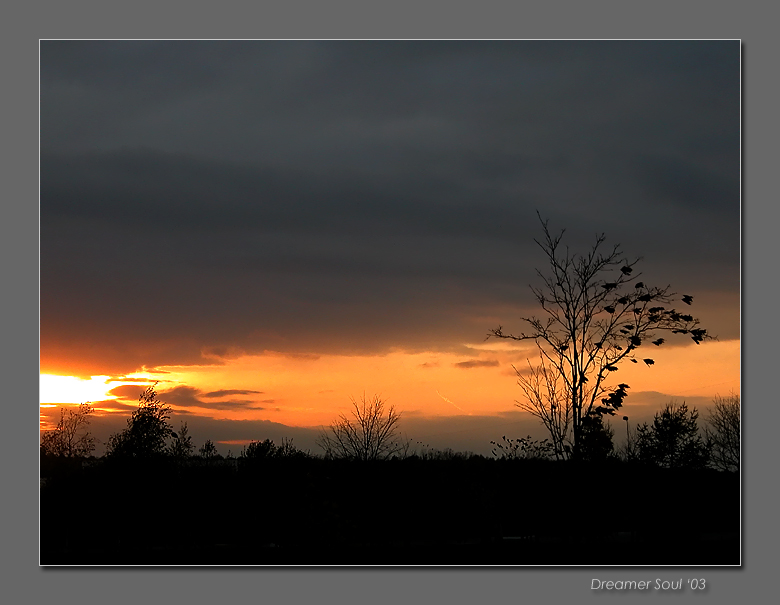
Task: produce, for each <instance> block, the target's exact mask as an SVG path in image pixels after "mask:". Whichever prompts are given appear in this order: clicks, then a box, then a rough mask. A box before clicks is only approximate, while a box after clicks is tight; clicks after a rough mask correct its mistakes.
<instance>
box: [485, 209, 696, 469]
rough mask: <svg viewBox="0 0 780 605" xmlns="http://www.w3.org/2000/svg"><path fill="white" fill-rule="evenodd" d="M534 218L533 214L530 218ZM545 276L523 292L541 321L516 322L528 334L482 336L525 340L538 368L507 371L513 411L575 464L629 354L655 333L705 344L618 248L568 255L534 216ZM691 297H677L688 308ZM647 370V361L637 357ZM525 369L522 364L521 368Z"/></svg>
mask: <svg viewBox="0 0 780 605" xmlns="http://www.w3.org/2000/svg"><path fill="white" fill-rule="evenodd" d="M537 215H538V213H537ZM539 220H540V222H541V224H542V229H543V231H544V239H543V240H542V241H539V240H535V241H536V243H537V244H538V245H539V247H540V248H541V249H542V250H543V251H544V253H545V255H546V257H547V260H548V263H549V273H547V274H545V273H542V272H541V271H540V270H537V271H536V273H537V275H538V276H539V278H541V280H542V285H541V286H540V287H534V286H531V290H532V291H533V293H534V295H535V297H536V300H537V301H538V303H539V304H540V305H541V307H542V310H543V312H544V315H543V316H542V317H541V318H539V317H536V316H532V317H523V318H522V320H523V321H524V322H525V323H526V324H527V325H528V326H529V327H530V330H529V331H528V332H521V333H520V334H518V335H514V334H508V333H504V331H503V328H502V326H498V328H495V329H494V330H491V331H490V332H489V333H488V338H490V337H491V336H493V337H496V338H508V339H512V340H533V341H534V342H535V343H536V345H537V349H538V352H539V355H540V357H541V364H540V365H539V366H538V367H537V368H534V367H532V369H531V374H530V375H529V376H526V375H525V374H523V373H521V372H520V371H518V370H517V368H515V371H516V373H517V375H518V383H519V384H520V386H521V388H522V389H523V391H524V394H525V395H526V399H527V403H526V402H524V403H518V406H519V407H521V408H522V409H525V410H526V411H529V412H530V413H532V414H534V415H535V416H537V417H539V418H540V419H541V420H542V422H543V423H544V425H545V426H546V427H547V429H548V431H549V432H550V435H551V437H552V441H553V443H554V445H555V448H556V454H558V455H559V456H560V455H564V456H565V457H571V456H573V457H577V458H579V457H580V453H581V452H580V449H581V446H582V443H581V441H582V435H583V430H584V429H583V425H584V423H585V422H586V420H585V419H586V418H587V417H590V416H593V415H597V416H603V415H605V414H609V415H614V414H615V412H616V411H617V410H618V409H619V408H620V407H621V406H622V404H623V400H624V399H625V397H626V396H627V389H628V388H629V385H627V384H625V383H620V384H619V385H618V386H616V387H615V386H610V385H609V378H610V376H611V374H612V373H613V372H616V371H617V370H618V369H619V365H620V364H621V363H622V362H624V361H626V360H628V361H631V362H633V363H637V354H636V351H637V349H639V348H640V347H641V346H643V345H645V344H646V343H649V342H652V344H654V345H655V346H662V345H663V344H664V342H665V339H663V338H658V339H656V340H655V341H652V339H653V338H655V336H656V335H657V333H658V332H666V333H669V334H685V335H689V336H690V337H691V339H692V340H693V341H694V342H695V343H696V344H699V343H701V342H702V341H703V340H705V339H708V338H711V336H709V335H708V334H707V331H706V330H705V329H703V328H700V327H699V321H698V319H696V318H694V317H693V316H691V315H689V314H687V313H680V312H678V311H677V310H676V309H674V308H673V307H672V306H671V305H672V303H673V302H674V301H675V300H677V294H676V293H674V292H672V291H671V287H670V286H666V287H663V288H659V287H653V286H648V285H646V284H645V283H644V282H642V281H637V278H638V277H639V276H640V275H641V273H636V272H635V270H634V268H635V266H636V264H637V263H638V262H639V261H640V260H641V259H639V258H637V259H634V260H628V259H627V258H626V257H625V256H624V254H623V252H622V250H621V249H620V246H619V245H615V246H613V247H612V248H605V245H604V244H605V239H606V238H605V236H604V235H603V234H602V235H599V236H597V238H596V241H595V243H594V244H593V246H592V247H591V249H590V251H589V252H588V253H587V254H584V255H581V254H573V253H571V252H570V251H569V248H568V247H564V246H562V245H561V240H562V238H563V234H564V231H561V232H560V234H559V235H557V236H553V235H552V234H551V233H550V230H549V228H548V221H545V220H542V218H541V216H539ZM692 300H693V297H692V296H690V295H684V296H683V302H685V303H686V304H688V305H690V304H691V302H692ZM640 359H641V360H642V361H643V362H644V363H645V364H647V365H648V366H652V365H653V364H654V363H655V361H654V360H653V359H652V358H649V357H644V358H640ZM529 365H530V362H529Z"/></svg>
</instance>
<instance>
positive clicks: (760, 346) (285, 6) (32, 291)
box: [0, 0, 777, 604]
mask: <svg viewBox="0 0 780 605" xmlns="http://www.w3.org/2000/svg"><path fill="white" fill-rule="evenodd" d="M765 6H767V5H765V4H763V3H759V2H757V1H755V2H753V1H751V2H744V3H742V4H740V5H739V7H737V6H736V5H735V4H734V3H728V2H715V1H709V2H704V1H696V2H693V1H691V2H687V3H685V4H681V3H679V2H654V3H648V4H646V3H641V4H640V3H627V2H615V1H613V2H607V1H591V2H588V3H584V2H576V1H566V2H552V1H549V2H540V3H538V4H536V3H535V4H531V3H522V4H521V3H509V2H482V3H480V4H479V5H477V4H476V3H470V4H467V3H463V2H446V3H445V2H443V1H437V2H420V1H418V2H415V3H414V4H413V3H411V2H406V3H404V4H403V5H399V4H398V3H397V2H396V3H382V4H376V3H375V4H372V3H368V2H357V1H354V2H329V3H324V2H319V3H315V2H311V1H309V2H305V3H303V2H292V1H290V2H285V3H270V2H264V3H245V4H240V3H232V4H230V5H228V4H227V3H223V4H220V5H218V6H217V5H214V6H213V7H212V6H208V8H207V7H206V5H205V3H195V2H191V3H186V4H185V3H183V2H173V3H171V2H167V3H163V2H159V1H158V2H154V3H151V2H147V1H146V0H144V2H142V3H141V4H139V3H138V2H135V3H127V4H122V5H109V4H107V3H100V2H84V1H78V2H69V3H55V2H33V3H27V4H24V5H21V3H17V4H16V5H15V7H14V8H13V9H12V10H11V11H9V12H7V13H6V14H7V19H6V20H5V23H6V24H7V25H8V30H9V31H8V32H7V33H6V36H4V37H3V41H4V47H5V48H4V50H5V52H3V53H2V57H3V59H2V61H3V63H4V69H3V72H2V73H4V74H9V75H10V76H11V82H9V83H8V84H7V85H6V87H5V91H6V94H7V95H8V96H10V97H11V108H10V111H9V110H6V111H7V113H6V114H5V116H6V118H5V122H6V124H5V126H6V128H4V131H6V132H9V134H10V136H9V137H8V138H7V139H6V141H7V144H6V145H3V149H4V151H5V153H4V156H5V159H6V163H5V167H6V169H5V170H4V176H6V178H7V179H8V180H7V181H6V182H10V187H8V194H7V195H8V197H7V198H6V203H5V204H4V205H3V219H4V220H3V221H2V224H3V237H2V239H1V240H0V241H2V247H3V248H2V249H3V254H2V258H3V268H4V272H3V274H4V275H5V276H7V277H8V278H10V279H7V280H6V284H8V285H10V286H11V287H7V288H6V289H4V290H5V293H6V296H5V297H4V301H5V303H6V305H4V307H5V312H6V315H5V321H4V322H3V325H4V330H3V332H4V333H5V334H8V335H9V336H10V337H9V338H7V339H6V342H5V344H6V346H5V347H4V350H3V362H4V363H3V364H2V366H0V367H2V368H3V375H4V377H6V378H11V377H13V378H14V380H13V381H11V380H6V384H7V385H9V387H8V388H7V389H6V391H5V400H6V402H5V403H6V413H7V414H9V415H10V417H9V416H6V419H7V422H8V424H7V425H6V426H7V427H14V426H19V427H22V430H11V431H6V434H7V435H8V434H10V435H11V439H10V441H8V440H6V441H5V444H7V445H4V447H3V454H4V455H3V465H4V471H5V476H6V477H9V478H10V480H11V482H12V483H11V485H10V486H9V487H8V488H7V489H6V490H5V491H6V494H7V499H8V500H10V506H6V508H5V510H6V513H5V514H6V520H5V526H6V535H7V540H6V541H5V545H4V546H5V555H6V560H7V561H9V567H7V568H6V570H5V573H4V576H5V580H6V582H5V583H4V584H5V586H4V590H3V593H4V594H6V595H9V596H11V597H12V598H13V597H14V596H15V595H17V594H20V595H25V597H26V598H25V599H24V600H30V601H32V602H45V601H47V600H51V599H52V598H57V599H65V600H69V595H73V596H74V597H75V596H76V595H78V596H79V599H80V600H81V601H82V602H86V603H104V602H112V603H136V602H147V603H163V602H168V601H170V600H175V601H182V602H188V603H209V602H214V601H220V600H226V599H241V600H247V599H249V600H252V599H257V600H258V601H265V602H274V603H308V602H311V601H314V600H317V601H325V602H331V601H333V602H339V603H350V604H351V603H428V602H439V601H443V602H448V603H452V602H455V603H478V602H486V601H488V602H489V601H491V600H494V601H496V600H498V599H507V598H508V599H514V600H517V601H526V602H532V603H546V602H551V603H552V602H555V603H559V602H566V600H567V597H568V598H570V599H577V602H581V603H588V602H597V601H599V600H601V599H604V598H607V599H609V598H610V597H609V596H605V595H611V594H620V598H621V600H623V599H632V598H639V597H636V594H643V595H644V596H643V597H641V598H645V599H646V598H663V597H660V596H659V593H657V592H655V591H651V592H650V593H624V592H623V593H621V592H595V591H591V590H590V579H591V578H593V577H600V578H604V579H644V578H646V577H649V578H656V577H659V578H662V579H675V580H676V579H678V578H679V577H683V578H688V577H697V576H700V577H704V578H706V579H707V582H708V590H707V591H706V592H704V593H703V594H693V593H691V592H690V591H686V592H685V593H683V594H678V595H676V596H677V597H682V598H699V597H701V596H704V595H706V597H705V598H707V599H708V600H713V602H717V603H721V602H722V603H731V602H734V601H736V600H738V599H740V598H745V597H746V596H747V595H749V594H750V593H752V592H753V591H754V590H755V591H757V592H758V594H761V593H764V592H766V593H767V594H772V592H773V591H772V587H771V585H770V582H772V577H773V574H774V573H775V569H774V567H775V566H774V564H773V561H774V557H773V556H772V554H773V552H774V548H773V547H774V541H773V540H772V537H774V535H775V532H776V531H777V530H776V529H775V527H776V523H775V522H773V521H772V520H770V511H772V512H773V511H774V510H776V498H774V497H773V494H772V493H771V487H770V481H769V480H763V479H762V478H763V477H772V475H773V473H772V472H771V471H770V465H772V462H773V458H774V454H775V452H774V451H773V450H770V449H769V447H768V446H769V444H770V443H771V442H772V440H771V437H770V431H771V430H772V427H773V426H776V420H777V410H776V408H775V407H773V406H772V405H771V403H770V402H771V401H772V400H771V399H770V398H769V384H768V379H769V376H771V373H770V372H771V370H770V368H769V364H770V361H771V360H773V359H774V356H773V355H772V354H771V349H770V346H771V344H772V341H773V340H774V338H773V336H774V334H772V333H770V334H769V335H768V337H767V336H766V326H764V325H761V327H762V329H763V332H762V335H764V338H761V339H758V338H756V337H755V335H757V334H758V326H759V325H760V324H763V323H764V322H762V321H761V319H762V317H766V312H767V311H769V304H770V301H774V298H773V296H771V295H772V294H774V291H772V290H770V288H771V278H772V277H773V276H775V275H776V271H772V270H771V265H770V264H769V263H770V261H771V260H773V258H774V256H773V255H772V254H771V253H770V252H769V242H770V241H771V240H770V237H771V235H772V233H771V230H772V227H773V226H774V225H776V224H777V222H776V221H775V220H773V219H775V218H776V214H777V213H776V211H774V209H773V208H770V205H771V201H770V200H771V198H769V197H768V194H769V191H770V189H769V188H770V186H771V185H770V183H771V181H770V179H771V178H772V177H773V176H774V174H773V173H774V172H775V171H776V167H775V163H776V161H773V160H775V158H776V153H775V154H774V155H773V153H772V152H773V150H774V148H775V145H776V137H772V134H773V130H774V129H772V128H768V127H767V126H768V125H770V124H773V123H776V122H775V121H774V120H772V118H773V117H774V116H773V114H774V113H775V107H774V103H773V101H774V102H776V98H777V95H776V94H772V93H776V91H775V90H774V87H775V86H776V83H775V80H776V79H775V78H774V77H773V76H772V74H773V73H775V71H776V65H775V63H774V58H775V57H776V55H777V47H776V42H775V39H776V38H775V33H774V31H773V23H774V20H773V19H771V18H770V16H769V13H768V11H767V9H765V8H764V7H765ZM404 8H405V9H406V10H403V9H404ZM40 38H468V39H474V38H508V39H516V38H627V39H634V38H708V39H712V38H729V39H734V38H739V39H741V40H742V41H743V54H742V60H743V70H742V74H743V116H744V117H743V177H744V180H743V187H742V191H743V211H742V229H743V240H742V263H743V265H742V267H743V272H742V287H743V300H742V305H743V306H742V318H743V323H742V339H743V343H744V345H743V354H742V360H743V368H742V396H743V399H745V398H747V400H748V401H749V403H748V408H747V412H744V413H743V436H744V442H745V448H744V451H743V460H744V464H745V466H744V471H743V519H744V521H743V526H744V530H743V553H742V563H743V565H742V567H741V568H703V569H699V570H696V569H690V568H681V569H668V568H667V569H654V568H644V569H642V570H639V569H623V568H614V569H612V570H606V569H603V568H602V569H583V568H578V569H568V568H548V569H540V568H506V569H463V568H453V569H436V570H431V569H424V568H420V569H386V570H384V569H383V570H377V569H369V570H356V569H338V568H328V569H304V570H292V569H278V568H274V569H260V568H237V569H227V568H217V569H209V568H192V569H181V570H179V569H170V568H161V569H139V568H128V569H118V568H108V569H90V568H63V569H44V568H39V567H38V565H37V558H38V552H37V542H38V541H37V535H38V528H37V523H38V518H37V495H38V494H37V490H38V481H37V477H35V471H36V469H37V438H36V437H35V435H36V434H37V419H36V418H35V417H34V416H33V414H32V410H33V409H35V408H36V407H37V402H35V401H34V399H35V393H36V391H37V384H38V382H37V381H38V377H37V372H36V370H37V355H38V342H37V338H36V336H37V335H38V312H37V311H38V204H37V185H38V180H37V176H38V161H37V157H38V141H37V138H36V137H35V132H36V128H35V127H36V124H37V117H38V116H37V108H38V104H37V93H38V69H37V67H38V40H39V39H40ZM773 51H774V52H773ZM765 198H766V199H765ZM767 277H768V278H769V279H767ZM770 330H772V331H774V328H770ZM751 337H753V338H751ZM775 393H776V391H775ZM753 401H755V402H756V403H755V404H753ZM764 401H766V404H764V403H763V402H764ZM753 405H755V406H756V413H755V414H753V413H751V410H752V406H753ZM762 405H764V406H765V408H766V409H759V408H760V406H762ZM19 460H21V461H22V462H21V464H19V462H18V461H19ZM681 512H683V513H695V511H681ZM650 594H654V595H655V596H653V597H650Z"/></svg>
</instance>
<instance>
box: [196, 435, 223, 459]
mask: <svg viewBox="0 0 780 605" xmlns="http://www.w3.org/2000/svg"><path fill="white" fill-rule="evenodd" d="M198 453H199V454H200V457H201V458H203V459H204V460H216V459H217V458H219V457H220V456H219V452H218V451H217V446H216V445H214V442H213V441H212V440H211V439H206V443H204V444H203V446H202V447H201V448H200V449H199V450H198Z"/></svg>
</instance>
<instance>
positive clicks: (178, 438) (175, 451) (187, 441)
mask: <svg viewBox="0 0 780 605" xmlns="http://www.w3.org/2000/svg"><path fill="white" fill-rule="evenodd" d="M194 449H195V444H193V443H192V437H191V436H190V434H189V428H188V427H187V423H186V422H182V423H181V425H180V426H179V432H178V433H173V443H171V456H173V457H174V458H176V459H178V460H184V459H186V458H189V457H190V456H192V451H193V450H194Z"/></svg>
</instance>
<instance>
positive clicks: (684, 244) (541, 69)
mask: <svg viewBox="0 0 780 605" xmlns="http://www.w3.org/2000/svg"><path fill="white" fill-rule="evenodd" d="M537 209H538V210H540V211H541V213H542V214H543V216H545V217H547V218H549V219H550V221H551V223H550V225H551V227H552V228H553V230H556V231H557V230H558V229H560V228H563V227H567V228H568V229H569V231H568V232H567V235H568V240H567V241H568V243H569V244H570V245H571V246H572V247H573V249H578V250H579V249H582V248H583V247H586V246H588V245H589V244H590V243H591V242H592V240H593V236H594V234H595V233H597V232H606V234H607V236H608V238H610V239H609V241H611V242H622V243H623V244H624V249H625V251H626V252H627V254H629V255H630V256H639V255H642V256H644V257H645V258H646V259H647V271H648V275H649V276H650V277H654V278H655V279H657V280H658V281H659V282H663V285H665V284H666V283H672V284H673V285H675V287H677V284H678V283H680V284H681V285H680V286H679V287H680V288H683V287H684V288H685V289H686V290H691V289H692V290H695V291H696V292H695V293H712V294H713V295H714V294H717V293H719V292H730V293H735V292H737V290H738V285H739V284H738V279H739V43H738V42H736V41H730V42H633V43H630V42H68V41H63V42H43V43H42V44H41V215H40V216H41V341H42V344H41V349H42V357H43V358H44V359H46V358H47V357H52V358H53V357H56V356H65V355H68V354H70V355H71V356H73V357H76V356H84V357H85V358H88V357H90V356H91V358H92V359H94V361H95V364H96V366H97V365H100V364H103V365H104V366H106V367H109V369H110V371H113V372H116V373H120V372H126V371H130V370H133V369H135V368H137V367H139V366H140V365H142V364H146V365H147V366H150V367H151V366H155V365H162V364H165V363H183V364H187V363H203V362H204V359H205V360H206V362H207V363H220V358H223V357H233V356H236V355H240V354H241V353H243V352H258V351H262V350H267V349H270V350H278V351H282V352H286V353H289V354H312V353H314V354H316V353H326V352H346V353H358V352H368V351H374V352H376V351H384V350H387V348H389V347H394V346H402V347H405V348H408V349H423V348H448V347H452V346H453V343H459V342H460V343H462V342H474V341H475V340H480V339H482V338H483V337H484V334H485V333H486V332H487V330H488V329H490V328H491V327H495V326H494V325H492V324H493V323H496V324H497V323H506V322H508V321H509V320H511V319H512V318H511V317H509V318H507V317H506V313H507V309H510V308H511V307H512V306H514V307H515V308H517V306H522V305H527V306H532V305H533V299H532V298H531V297H530V296H529V292H528V288H527V285H528V284H529V283H531V282H532V281H533V280H534V267H536V266H543V264H544V258H543V256H542V255H541V253H540V251H539V250H538V248H536V245H535V244H534V243H533V238H534V237H538V236H539V233H540V229H539V225H538V221H537V219H536V215H535V211H536V210H537ZM705 298H706V297H705V296H699V297H697V302H698V301H700V300H701V301H703V300H704V299H705ZM518 310H519V309H518ZM476 317H479V318H481V319H480V320H479V321H476V320H474V319H471V318H476ZM725 325H726V327H725V328H724V329H720V330H717V329H716V330H715V331H717V332H719V333H720V335H721V337H723V336H724V334H729V335H731V336H734V335H736V333H737V330H738V325H739V324H738V316H736V314H735V316H734V318H733V319H732V320H731V321H730V322H726V324H725ZM120 343H121V344H120ZM204 356H205V357H204Z"/></svg>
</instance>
